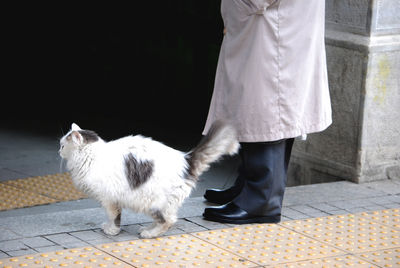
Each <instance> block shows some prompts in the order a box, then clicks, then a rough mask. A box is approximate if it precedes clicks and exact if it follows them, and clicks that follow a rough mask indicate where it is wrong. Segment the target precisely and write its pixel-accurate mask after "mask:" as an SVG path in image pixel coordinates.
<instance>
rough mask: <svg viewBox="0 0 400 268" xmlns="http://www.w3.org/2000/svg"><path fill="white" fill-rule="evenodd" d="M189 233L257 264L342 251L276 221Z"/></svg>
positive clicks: (298, 259)
mask: <svg viewBox="0 0 400 268" xmlns="http://www.w3.org/2000/svg"><path fill="white" fill-rule="evenodd" d="M193 235H195V236H197V237H199V238H201V239H203V240H205V241H207V242H209V243H212V244H214V245H216V246H219V247H222V248H225V249H226V250H229V251H231V252H232V253H234V254H236V255H239V256H241V257H242V258H244V259H248V260H250V261H253V262H255V263H257V264H259V265H271V264H272V265H275V264H279V263H288V262H296V261H302V260H309V259H317V258H324V257H330V256H337V255H344V254H345V252H344V251H341V250H339V249H337V248H334V247H331V246H328V245H326V244H324V243H321V242H319V241H316V240H314V239H311V238H309V237H307V236H304V235H302V234H299V233H298V232H295V231H292V230H289V229H287V228H284V227H282V226H280V225H276V224H257V225H245V226H240V227H235V228H230V229H222V230H213V231H205V232H199V233H194V234H193Z"/></svg>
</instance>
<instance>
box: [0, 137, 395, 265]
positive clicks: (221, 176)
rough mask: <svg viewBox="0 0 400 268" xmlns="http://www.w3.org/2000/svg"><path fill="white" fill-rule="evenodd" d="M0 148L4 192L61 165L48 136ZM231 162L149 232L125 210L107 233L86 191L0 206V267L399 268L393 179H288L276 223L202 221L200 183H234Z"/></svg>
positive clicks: (215, 169) (142, 219) (10, 140)
mask: <svg viewBox="0 0 400 268" xmlns="http://www.w3.org/2000/svg"><path fill="white" fill-rule="evenodd" d="M0 147H1V150H2V154H0V187H2V189H3V190H4V189H5V191H3V192H6V193H7V194H11V195H10V196H15V192H13V189H14V190H15V189H17V188H16V187H17V186H18V185H19V184H18V183H19V181H17V180H16V179H20V178H26V177H33V176H39V175H48V174H54V173H58V172H60V169H59V159H58V158H57V150H58V141H57V139H55V138H54V136H53V135H48V136H39V135H32V134H25V133H22V132H7V131H0ZM183 147H186V145H183ZM235 165H237V159H230V160H228V161H223V162H222V163H219V164H216V165H213V166H212V168H211V170H210V171H209V172H207V173H205V174H204V175H203V176H202V180H201V181H200V182H199V184H198V186H197V188H196V189H195V190H194V191H193V193H192V195H191V197H190V198H189V199H187V200H186V201H185V203H184V205H183V207H182V208H181V209H180V211H179V220H178V222H177V223H176V224H175V226H173V227H172V228H171V229H170V230H169V231H168V232H167V233H166V234H165V235H164V236H162V237H160V238H156V239H139V237H138V229H139V228H140V227H142V226H146V225H148V224H150V222H151V219H150V218H148V217H146V216H144V215H141V214H135V213H132V212H130V211H128V210H124V211H123V214H122V225H123V226H122V232H121V233H120V234H119V235H117V236H114V237H111V236H107V235H105V234H104V233H103V232H102V230H101V224H102V223H103V222H104V221H106V215H105V212H104V211H103V209H102V208H101V207H100V205H99V204H98V203H97V202H95V201H93V200H91V199H80V200H75V201H65V202H58V201H60V200H62V196H60V197H58V196H56V195H55V196H53V199H55V201H56V202H57V203H51V204H47V205H37V206H32V207H26V208H18V209H11V210H4V211H0V267H23V266H28V267H44V266H45V267H47V266H48V267H60V266H70V267H105V266H107V267H113V266H116V267H194V266H200V267H243V266H245V267H269V266H273V267H400V245H399V242H400V233H399V232H400V180H387V181H378V182H371V183H365V184H354V183H351V182H346V181H339V182H333V183H322V184H313V185H304V186H296V187H288V188H287V190H286V193H285V198H284V207H283V211H282V214H283V217H282V222H281V223H280V224H275V225H268V224H254V225H244V226H242V225H240V226H234V225H229V224H221V223H215V222H210V221H205V220H204V219H203V218H202V216H201V215H202V213H203V211H204V208H205V207H207V206H210V205H212V204H208V203H206V202H205V201H204V199H203V197H202V195H203V193H204V191H205V189H207V188H224V187H228V186H229V185H231V184H232V183H233V180H234V179H235V176H236V174H235V172H233V170H235V168H232V167H233V166H235ZM228 167H229V168H228ZM10 179H13V180H14V181H13V183H11V182H10V183H9V182H7V180H10ZM5 185H6V186H5ZM36 186H37V184H36ZM18 187H19V186H18ZM6 188H7V189H6ZM9 190H10V191H11V193H10V192H8V191H9ZM0 192H1V191H0ZM26 192H31V193H32V192H35V194H37V193H38V192H39V194H41V195H44V196H49V194H50V193H52V194H55V191H53V190H51V189H50V190H49V189H47V188H41V189H34V187H31V186H29V187H27V188H24V190H23V191H21V192H19V193H18V194H19V198H20V199H24V198H25V199H26V198H27V197H28V196H25V195H24V194H22V193H26ZM3 198H4V196H3ZM6 200H9V199H6ZM67 200H68V199H67ZM0 201H1V198H0ZM14 201H15V200H11V201H10V202H14ZM42 201H43V200H42ZM53 201H54V200H53ZM44 203H46V202H44ZM47 203H49V202H47ZM36 204H37V203H36Z"/></svg>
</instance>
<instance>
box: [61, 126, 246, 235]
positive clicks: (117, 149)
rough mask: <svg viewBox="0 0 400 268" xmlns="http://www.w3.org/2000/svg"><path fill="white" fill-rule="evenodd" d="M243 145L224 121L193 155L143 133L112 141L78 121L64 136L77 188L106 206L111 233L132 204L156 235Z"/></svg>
mask: <svg viewBox="0 0 400 268" xmlns="http://www.w3.org/2000/svg"><path fill="white" fill-rule="evenodd" d="M239 146H240V145H239V143H238V141H237V138H236V131H235V129H234V128H232V127H231V126H230V125H229V124H225V123H223V122H221V121H218V122H216V123H214V125H213V127H212V128H211V129H210V131H209V133H208V134H207V135H206V136H204V137H203V139H202V140H201V141H200V143H199V144H198V145H197V146H196V147H195V148H194V149H193V150H191V151H190V152H187V153H184V152H181V151H178V150H175V149H173V148H171V147H168V146H166V145H164V144H162V143H160V142H157V141H154V140H152V139H151V138H147V137H143V136H141V135H137V136H127V137H123V138H120V139H117V140H114V141H109V142H106V141H104V140H102V139H101V138H100V137H99V136H98V135H97V134H96V133H95V132H93V131H91V130H82V129H81V128H80V127H79V126H78V125H76V124H72V126H71V130H70V131H69V132H68V133H67V134H66V135H65V136H64V137H62V138H61V140H60V150H59V153H60V156H61V157H62V158H63V160H65V161H66V167H67V169H68V171H70V173H71V176H72V179H73V181H74V184H75V185H76V187H77V188H78V189H80V190H81V191H83V192H85V193H86V194H88V195H89V196H90V197H92V198H94V199H96V200H98V201H99V202H101V204H102V205H103V207H104V208H105V210H106V212H107V215H108V218H109V221H108V222H107V223H105V224H104V225H103V231H104V232H105V233H106V234H108V235H117V234H118V233H119V232H120V230H121V227H120V225H121V212H122V209H123V208H129V209H132V210H133V211H135V212H140V213H145V214H147V215H150V216H151V217H152V218H153V219H154V223H153V224H152V225H151V226H150V227H147V228H144V229H142V230H141V231H140V235H141V236H142V237H144V238H151V237H156V236H159V235H161V234H163V233H164V232H166V231H167V230H168V229H169V227H170V226H171V225H173V224H174V223H175V222H176V220H177V213H178V209H179V207H180V206H181V205H182V203H183V201H184V200H185V198H186V197H188V196H189V194H190V192H191V190H192V189H193V188H194V187H195V185H196V182H197V180H198V178H199V176H200V175H201V174H202V173H203V172H204V171H206V170H207V169H208V168H209V165H210V164H211V163H212V162H215V161H217V160H218V159H219V158H220V157H221V156H222V155H224V154H229V155H233V154H235V153H237V151H238V149H239Z"/></svg>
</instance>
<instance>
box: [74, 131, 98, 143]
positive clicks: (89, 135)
mask: <svg viewBox="0 0 400 268" xmlns="http://www.w3.org/2000/svg"><path fill="white" fill-rule="evenodd" d="M78 132H79V134H81V135H82V137H83V139H84V140H85V142H86V143H92V142H96V141H98V140H99V135H97V133H96V132H94V131H92V130H78Z"/></svg>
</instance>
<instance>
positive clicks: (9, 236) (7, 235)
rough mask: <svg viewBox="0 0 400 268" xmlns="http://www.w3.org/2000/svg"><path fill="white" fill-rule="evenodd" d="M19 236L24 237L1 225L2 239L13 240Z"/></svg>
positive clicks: (0, 236) (0, 237)
mask: <svg viewBox="0 0 400 268" xmlns="http://www.w3.org/2000/svg"><path fill="white" fill-rule="evenodd" d="M18 238H22V237H21V236H20V235H18V234H16V233H14V232H13V231H11V230H8V229H7V228H3V227H0V241H5V240H13V239H18Z"/></svg>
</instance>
